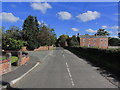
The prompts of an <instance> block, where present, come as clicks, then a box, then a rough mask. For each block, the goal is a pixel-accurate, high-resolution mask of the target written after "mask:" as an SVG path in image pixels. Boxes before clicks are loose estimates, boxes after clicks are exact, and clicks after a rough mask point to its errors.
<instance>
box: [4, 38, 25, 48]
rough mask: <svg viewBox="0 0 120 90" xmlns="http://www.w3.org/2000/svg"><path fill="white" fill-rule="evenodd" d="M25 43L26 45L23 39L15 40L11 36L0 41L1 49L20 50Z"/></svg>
mask: <svg viewBox="0 0 120 90" xmlns="http://www.w3.org/2000/svg"><path fill="white" fill-rule="evenodd" d="M25 45H27V43H26V42H25V41H22V40H15V39H13V38H8V39H7V40H4V41H3V43H2V46H3V49H5V50H20V49H21V48H22V47H23V46H25Z"/></svg>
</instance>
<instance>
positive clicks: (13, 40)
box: [0, 15, 57, 50]
mask: <svg viewBox="0 0 120 90" xmlns="http://www.w3.org/2000/svg"><path fill="white" fill-rule="evenodd" d="M0 30H1V31H3V33H2V41H3V43H2V45H3V47H2V48H3V49H5V50H19V49H21V47H23V46H27V49H29V50H34V49H35V48H38V47H40V46H50V45H55V43H56V40H57V36H56V34H55V32H54V29H53V28H52V29H51V28H50V27H48V26H46V25H45V24H41V25H39V24H38V20H37V18H36V17H34V16H31V15H30V16H28V17H27V18H26V19H25V21H24V23H23V29H22V30H20V28H19V27H16V26H12V27H10V28H9V29H8V30H6V31H5V30H4V27H1V28H0ZM0 34H1V32H0Z"/></svg>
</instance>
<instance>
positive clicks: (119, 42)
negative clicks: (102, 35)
mask: <svg viewBox="0 0 120 90" xmlns="http://www.w3.org/2000/svg"><path fill="white" fill-rule="evenodd" d="M108 43H109V45H110V46H120V39H118V38H110V39H109V41H108Z"/></svg>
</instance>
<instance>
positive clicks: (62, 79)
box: [14, 49, 116, 88]
mask: <svg viewBox="0 0 120 90" xmlns="http://www.w3.org/2000/svg"><path fill="white" fill-rule="evenodd" d="M32 53H34V55H36V56H38V57H39V56H40V55H39V52H32ZM32 53H30V54H31V55H32ZM40 58H41V57H40ZM14 87H16V88H116V86H114V85H113V84H111V83H110V82H109V81H108V80H106V79H105V78H104V77H103V76H101V75H100V74H99V73H98V72H97V71H96V70H95V68H93V67H92V66H91V65H89V64H88V63H87V62H86V61H85V60H83V59H81V58H78V57H77V56H76V55H74V54H73V53H71V52H69V51H67V50H65V49H58V50H51V51H49V54H47V55H46V56H45V57H44V58H43V59H42V62H41V64H40V65H39V66H37V67H36V68H35V69H34V70H33V71H31V72H30V73H29V74H28V75H27V76H25V77H24V78H23V79H21V80H20V81H19V82H18V83H16V85H15V86H14Z"/></svg>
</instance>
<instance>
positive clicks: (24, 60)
mask: <svg viewBox="0 0 120 90" xmlns="http://www.w3.org/2000/svg"><path fill="white" fill-rule="evenodd" d="M29 60H30V57H29V56H24V57H22V59H21V63H20V65H23V64H25V63H27V62H28V61H29Z"/></svg>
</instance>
